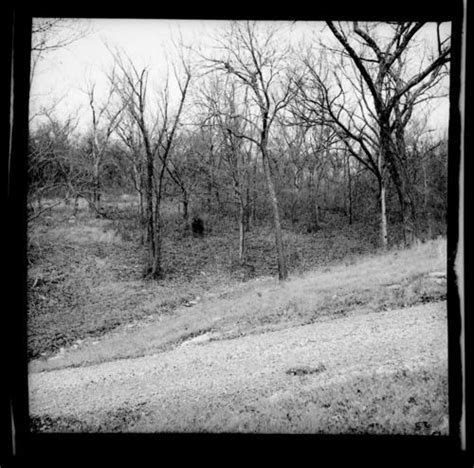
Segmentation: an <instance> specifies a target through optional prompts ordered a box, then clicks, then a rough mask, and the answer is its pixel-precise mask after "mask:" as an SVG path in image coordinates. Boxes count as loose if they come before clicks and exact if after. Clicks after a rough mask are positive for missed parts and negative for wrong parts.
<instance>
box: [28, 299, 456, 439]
mask: <svg viewBox="0 0 474 468" xmlns="http://www.w3.org/2000/svg"><path fill="white" fill-rule="evenodd" d="M207 338H209V337H206V336H203V337H200V338H198V339H194V340H190V341H188V342H184V343H183V344H182V345H181V346H179V347H177V348H176V349H174V350H171V351H168V352H162V353H159V354H154V355H149V356H145V357H140V358H134V359H123V360H117V361H112V362H106V363H102V364H99V365H93V366H90V367H79V368H66V369H60V370H54V371H47V372H39V373H31V374H30V375H29V391H30V414H31V415H32V416H33V417H43V418H44V417H49V418H53V419H54V418H65V419H69V420H74V421H76V422H77V421H80V422H81V424H82V426H80V428H79V429H78V428H77V427H76V428H74V427H71V430H84V427H86V428H88V430H101V428H102V430H107V431H110V430H113V428H114V427H116V428H119V429H118V430H121V431H132V432H133V431H139V432H147V431H153V432H159V431H226V432H234V431H247V430H250V431H254V430H255V431H270V432H273V431H279V430H281V429H282V428H284V424H285V418H287V417H288V418H289V417H290V416H289V414H288V408H289V407H290V406H291V405H290V403H291V401H292V399H293V398H294V397H295V396H296V395H299V397H301V395H303V394H308V395H309V394H311V392H313V391H314V390H317V389H321V388H328V387H330V386H331V385H335V384H336V385H337V384H338V383H341V382H350V381H351V379H354V378H355V377H357V376H364V375H372V376H373V375H376V376H377V375H379V376H380V377H381V378H382V377H383V378H387V376H390V375H391V374H393V373H395V372H397V371H400V370H401V369H405V370H407V371H410V370H419V369H428V370H429V369H431V368H435V367H436V368H439V367H440V366H441V367H442V366H447V316H446V303H445V302H440V303H431V304H427V305H422V306H417V307H411V308H407V309H400V310H391V311H386V312H374V313H365V314H364V313H355V314H352V315H349V316H346V317H340V318H333V319H327V320H325V321H320V322H316V323H313V324H310V325H305V326H299V327H294V328H289V329H286V330H280V331H276V332H269V333H265V334H261V335H252V336H244V337H240V338H236V339H231V340H216V341H213V340H212V339H211V340H208V339H207ZM305 392H306V393H305ZM270 416H271V418H270ZM107 421H108V422H107ZM112 421H115V423H114V424H116V426H114V425H113V424H112ZM265 421H266V422H265ZM270 421H272V422H270ZM286 422H288V420H287V419H286ZM305 424H306V426H305ZM76 426H77V425H76ZM296 427H297V430H301V431H305V430H309V426H308V427H307V421H306V423H305V422H304V420H303V419H302V420H301V423H300V424H299V426H298V425H297V426H296Z"/></svg>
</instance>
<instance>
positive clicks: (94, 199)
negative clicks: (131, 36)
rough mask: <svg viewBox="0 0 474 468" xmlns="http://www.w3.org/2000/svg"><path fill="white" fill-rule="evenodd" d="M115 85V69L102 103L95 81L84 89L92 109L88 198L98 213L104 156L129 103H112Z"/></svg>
mask: <svg viewBox="0 0 474 468" xmlns="http://www.w3.org/2000/svg"><path fill="white" fill-rule="evenodd" d="M115 87H116V80H115V70H113V71H112V74H111V75H110V84H109V89H108V91H107V93H106V96H105V99H103V100H102V102H101V103H99V102H98V99H97V93H96V84H95V83H93V82H91V81H88V82H87V83H86V88H85V90H84V92H85V93H86V94H87V98H88V104H89V108H90V111H91V126H90V130H89V139H90V146H89V148H90V154H89V156H90V159H91V165H92V174H91V175H92V181H91V186H92V189H91V193H90V196H89V197H88V199H89V200H90V207H91V208H93V210H94V211H95V213H96V214H97V215H103V212H102V208H101V169H102V164H103V161H104V156H105V154H106V150H107V149H108V146H109V142H110V137H111V136H112V134H113V132H114V130H115V129H116V128H117V126H118V125H119V123H120V118H121V116H122V112H123V110H124V108H125V106H126V105H127V103H124V102H121V103H119V105H118V106H113V105H112V100H113V97H114V95H115V94H116V93H115Z"/></svg>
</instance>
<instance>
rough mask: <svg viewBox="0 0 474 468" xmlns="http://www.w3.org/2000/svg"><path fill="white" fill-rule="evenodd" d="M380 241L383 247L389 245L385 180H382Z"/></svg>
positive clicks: (380, 193)
mask: <svg viewBox="0 0 474 468" xmlns="http://www.w3.org/2000/svg"><path fill="white" fill-rule="evenodd" d="M379 188H380V192H379V200H380V243H381V245H382V248H383V249H387V247H388V232H387V207H386V188H385V183H384V181H383V180H381V181H380V187H379Z"/></svg>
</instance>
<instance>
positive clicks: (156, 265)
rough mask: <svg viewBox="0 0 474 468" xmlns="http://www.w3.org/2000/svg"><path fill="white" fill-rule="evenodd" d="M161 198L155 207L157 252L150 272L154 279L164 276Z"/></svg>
mask: <svg viewBox="0 0 474 468" xmlns="http://www.w3.org/2000/svg"><path fill="white" fill-rule="evenodd" d="M160 204H161V203H160V200H156V207H155V233H154V234H155V242H154V243H155V254H154V258H153V267H152V270H151V273H150V277H151V278H152V279H155V280H156V279H161V278H163V268H162V265H161V261H162V258H161V244H162V223H161V213H160Z"/></svg>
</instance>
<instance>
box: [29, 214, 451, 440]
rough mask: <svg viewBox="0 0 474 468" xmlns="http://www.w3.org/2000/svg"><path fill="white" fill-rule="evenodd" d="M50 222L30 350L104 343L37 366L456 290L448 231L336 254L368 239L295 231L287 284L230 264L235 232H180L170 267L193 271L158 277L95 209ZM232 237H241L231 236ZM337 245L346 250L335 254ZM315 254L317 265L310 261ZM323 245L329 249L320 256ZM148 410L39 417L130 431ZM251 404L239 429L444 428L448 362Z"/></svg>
mask: <svg viewBox="0 0 474 468" xmlns="http://www.w3.org/2000/svg"><path fill="white" fill-rule="evenodd" d="M49 223H50V226H45V225H43V226H40V227H39V228H37V229H36V230H35V231H34V232H32V241H33V249H32V251H30V254H31V255H30V256H31V257H32V260H33V265H32V267H31V268H30V270H29V275H30V280H29V287H30V293H29V304H30V313H29V347H30V355H31V356H32V357H37V356H39V355H40V353H42V352H45V353H46V356H48V355H50V353H51V352H54V351H57V349H58V348H59V347H60V346H64V345H67V344H72V343H74V341H75V340H76V339H77V338H81V339H84V340H85V343H84V344H87V343H88V342H89V343H90V341H92V340H97V341H98V343H97V345H96V346H90V344H89V345H87V346H83V344H81V345H77V344H76V345H75V346H77V349H71V348H69V350H68V351H67V352H66V353H65V355H64V357H63V358H61V359H57V360H50V361H44V360H43V359H41V360H35V361H33V362H32V363H31V369H32V370H42V369H54V368H55V367H64V366H71V365H72V366H75V365H83V364H84V363H92V362H100V361H104V360H109V359H114V358H121V357H127V356H138V355H143V354H147V353H149V352H152V351H155V350H159V349H167V348H169V347H172V346H174V345H176V344H179V343H180V342H182V341H183V340H186V339H189V338H191V337H193V336H197V335H201V334H203V333H206V332H208V335H207V336H208V338H210V339H222V338H232V337H236V336H240V335H243V334H248V333H260V332H265V331H266V330H274V329H279V328H285V327H289V326H295V325H298V324H303V323H310V322H313V321H317V320H319V319H329V318H330V317H332V316H340V314H347V313H349V312H350V313H364V312H365V311H368V310H384V309H391V308H396V307H400V306H408V305H412V304H417V303H422V302H430V301H437V300H443V299H445V297H446V281H445V278H438V277H436V276H431V275H430V273H432V272H440V271H441V272H442V271H445V268H446V243H445V240H442V239H439V240H436V241H431V242H427V243H425V244H422V245H418V246H415V247H413V248H411V249H409V250H399V251H398V250H393V251H390V252H388V253H374V254H365V255H356V256H352V257H350V260H346V261H342V262H338V261H337V259H338V258H340V257H339V256H342V254H343V252H344V248H346V251H347V252H349V253H351V252H352V253H353V252H354V251H358V249H359V248H358V246H357V245H354V242H355V241H350V242H346V244H345V241H344V239H347V237H345V236H346V234H344V235H340V236H339V237H338V233H337V232H336V233H334V232H333V233H332V234H333V238H332V239H331V238H330V237H329V235H327V233H326V234H324V235H323V234H320V235H319V236H305V237H304V236H299V237H298V236H293V237H292V238H290V239H288V237H287V240H293V241H294V243H293V244H292V251H293V252H295V251H297V252H300V254H299V257H300V259H301V261H300V262H298V261H295V262H294V263H293V264H292V271H293V273H292V275H291V276H290V279H289V280H288V281H286V282H285V283H282V284H280V283H278V282H277V281H276V280H275V279H274V278H272V277H270V276H268V275H267V276H260V277H258V278H253V279H250V280H248V281H246V282H242V281H241V280H239V278H236V276H235V274H234V273H235V272H234V271H232V269H230V268H229V263H226V262H227V260H226V258H228V256H229V250H228V243H229V239H226V238H225V237H223V236H222V235H218V234H211V235H209V236H208V237H206V238H204V239H192V238H190V239H185V242H179V241H178V240H176V242H175V243H173V242H170V243H169V244H168V252H170V255H169V256H168V261H170V262H171V263H173V265H170V266H172V267H173V268H175V269H176V268H177V267H178V266H180V265H181V267H182V268H181V269H182V270H184V271H185V273H186V274H178V273H177V272H176V270H175V273H174V274H172V275H170V277H169V278H168V279H167V280H166V281H164V282H162V283H159V284H156V283H147V282H143V281H141V280H140V252H139V250H138V249H137V248H136V241H135V239H133V238H131V239H130V240H124V239H123V237H121V236H120V235H117V233H116V231H114V230H112V229H111V227H112V226H111V225H110V223H108V222H105V221H100V220H90V219H88V218H85V219H83V220H82V221H81V220H79V222H77V223H76V224H66V223H65V222H64V220H61V219H52V220H50V221H49ZM257 234H258V235H257ZM253 236H254V237H251V238H250V242H252V243H253V246H254V247H255V246H258V245H260V246H263V247H264V249H263V250H264V251H266V249H270V248H271V236H269V235H268V233H266V232H265V231H260V232H259V233H254V234H253ZM234 240H235V239H233V237H232V236H231V239H230V242H233V241H234ZM35 242H37V244H36V246H35ZM334 244H336V245H338V248H339V252H338V253H336V254H334V255H332V256H331V247H330V246H331V245H334ZM295 246H296V247H295ZM255 250H256V248H255ZM290 250H291V249H290ZM301 252H302V253H301ZM308 252H312V253H313V257H312V258H314V261H315V262H316V264H317V265H319V266H320V267H319V268H317V269H315V268H314V266H315V264H311V262H310V259H309V257H310V255H309V253H308ZM318 252H319V253H321V252H323V254H322V255H319V256H318V254H317V253H318ZM347 252H346V253H347ZM361 252H362V253H363V250H362V251H361ZM296 257H298V255H297V256H296ZM272 260H273V259H272V258H269V259H268V261H267V263H265V262H266V260H265V258H264V257H263V256H262V257H261V258H254V262H255V263H256V265H257V268H256V269H257V271H258V272H259V273H260V274H263V275H265V273H269V272H271V268H272V263H273V261H272ZM171 270H172V268H171ZM305 270H309V271H306V272H305ZM298 271H299V273H298ZM35 281H36V284H35ZM33 285H34V286H33ZM196 296H200V297H201V299H200V300H199V301H198V303H197V304H196V305H193V306H192V307H186V306H184V303H185V302H186V301H188V300H190V299H192V298H195V297H196ZM110 331H112V333H110ZM101 336H102V338H98V337H101ZM368 389H370V391H367V390H368ZM140 411H141V409H140V408H134V407H133V405H132V404H131V406H130V407H127V408H123V409H122V410H121V411H120V412H119V413H120V414H111V415H108V416H107V418H105V419H104V420H103V421H101V422H100V423H98V424H99V425H98V426H96V425H94V426H90V425H88V423H86V422H85V421H76V420H69V419H68V420H66V419H64V420H63V419H61V420H52V419H51V418H47V417H46V418H41V419H40V420H33V421H32V422H33V427H34V428H36V429H38V430H42V431H53V432H54V431H68V430H74V431H77V430H79V431H93V432H94V431H104V430H105V431H127V430H128V429H131V430H133V426H134V424H135V423H136V421H137V419H139V418H140V416H139V415H140ZM242 411H243V412H242V413H241V414H240V416H239V425H238V427H236V428H235V429H236V430H242V431H244V432H245V431H248V430H251V431H254V430H255V431H258V430H262V428H272V429H273V430H274V431H277V432H278V431H283V432H292V431H296V432H298V431H299V430H300V429H301V427H302V425H303V426H304V427H307V428H309V430H311V431H312V430H314V431H316V432H318V431H319V430H322V431H324V432H329V433H341V432H346V433H347V432H349V433H351V432H352V433H357V432H369V433H410V434H413V433H414V434H433V433H440V434H446V433H447V382H446V369H445V366H444V365H442V364H440V368H439V369H431V370H420V371H417V372H409V373H408V374H407V373H404V372H402V373H400V374H397V375H395V376H390V377H389V378H387V379H380V378H375V377H374V376H365V377H357V378H356V379H355V380H351V381H350V382H347V383H345V384H340V385H333V386H331V387H329V388H326V389H323V390H321V391H318V392H317V393H311V394H305V393H304V392H302V393H301V392H300V393H298V394H295V395H292V396H291V398H289V399H288V401H287V400H284V399H283V400H282V401H281V402H279V404H278V411H277V412H276V413H275V412H274V410H273V409H272V411H269V412H265V411H263V412H261V414H260V413H259V417H258V418H257V419H255V418H254V417H253V413H248V414H247V413H246V412H245V408H244V409H243V410H242ZM249 411H250V410H249ZM288 414H289V415H291V418H290V419H288V418H287V417H286V416H285V415H288ZM282 415H283V416H282ZM221 416H223V417H224V416H225V415H221ZM216 417H219V415H216ZM281 418H283V419H281ZM224 419H225V418H224ZM150 430H152V428H150Z"/></svg>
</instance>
